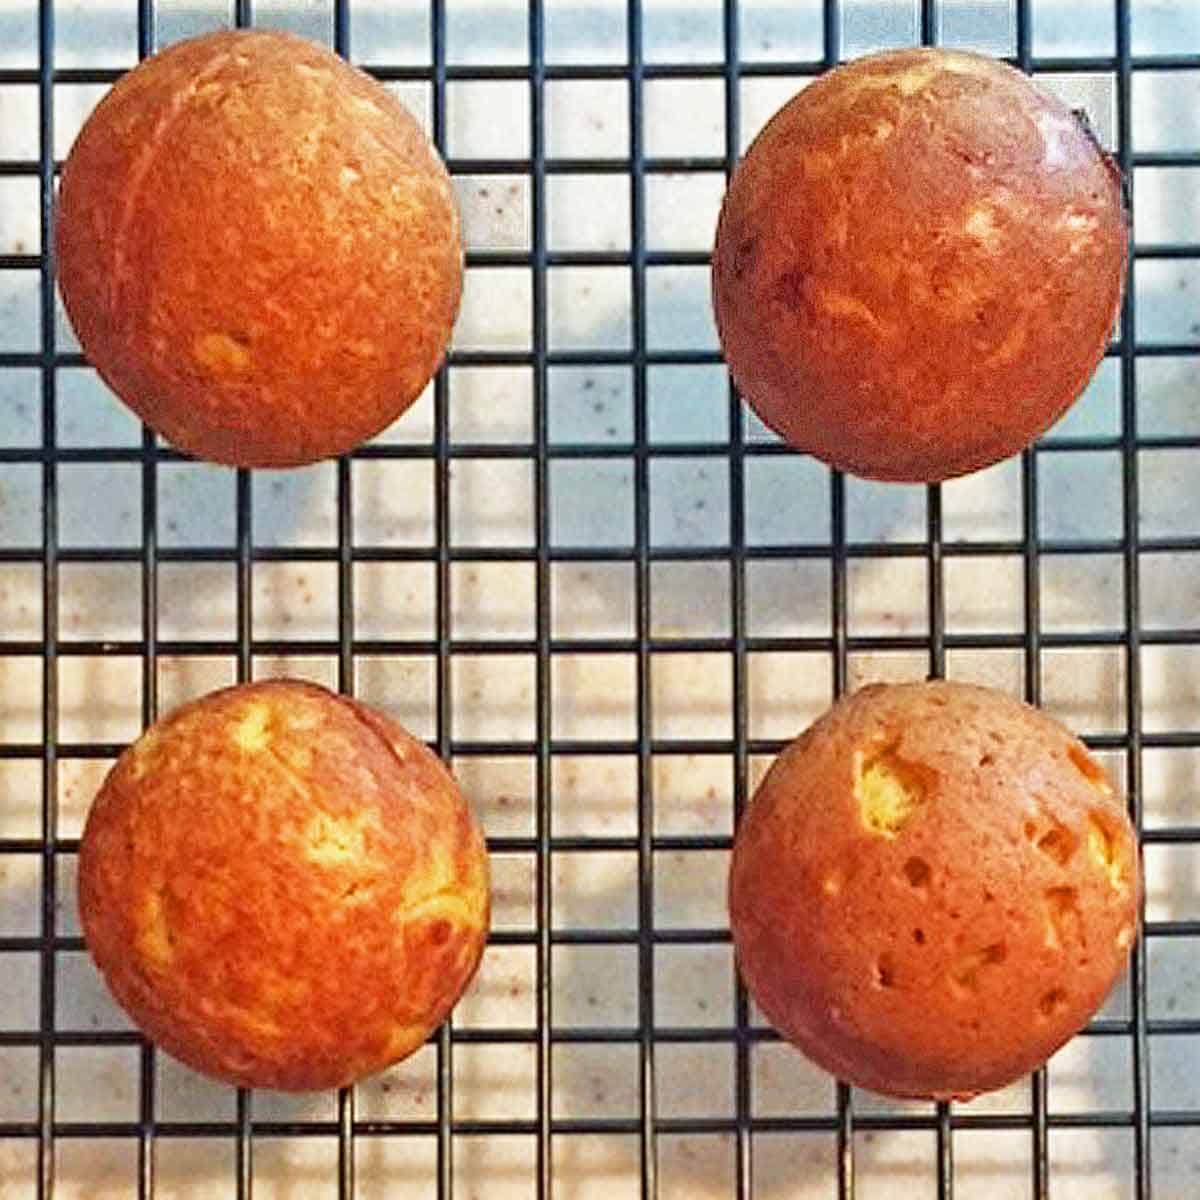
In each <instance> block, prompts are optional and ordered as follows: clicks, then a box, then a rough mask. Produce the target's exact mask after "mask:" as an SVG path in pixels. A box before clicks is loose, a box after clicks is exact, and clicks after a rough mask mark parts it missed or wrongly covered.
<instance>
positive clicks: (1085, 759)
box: [1067, 742, 1114, 797]
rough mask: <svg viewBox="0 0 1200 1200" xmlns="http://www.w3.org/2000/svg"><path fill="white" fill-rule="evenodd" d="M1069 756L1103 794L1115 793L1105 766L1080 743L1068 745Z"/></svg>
mask: <svg viewBox="0 0 1200 1200" xmlns="http://www.w3.org/2000/svg"><path fill="white" fill-rule="evenodd" d="M1067 757H1068V758H1069V759H1070V760H1071V762H1072V764H1073V765H1074V766H1075V769H1076V770H1077V771H1078V772H1079V773H1080V774H1081V775H1082V776H1083V777H1084V778H1085V779H1086V780H1087V781H1088V783H1090V784H1091V785H1092V787H1094V788H1095V789H1096V791H1098V792H1099V793H1100V794H1101V795H1102V796H1105V797H1111V796H1112V795H1113V794H1114V789H1113V785H1112V784H1111V783H1110V782H1109V780H1108V776H1107V775H1106V774H1105V773H1104V768H1103V767H1102V766H1101V765H1100V764H1099V763H1098V762H1097V761H1096V760H1095V759H1094V758H1093V757H1092V756H1091V755H1090V754H1089V753H1088V752H1087V750H1085V749H1084V747H1083V746H1081V745H1079V744H1078V743H1075V742H1072V743H1071V744H1070V745H1069V746H1068V747H1067Z"/></svg>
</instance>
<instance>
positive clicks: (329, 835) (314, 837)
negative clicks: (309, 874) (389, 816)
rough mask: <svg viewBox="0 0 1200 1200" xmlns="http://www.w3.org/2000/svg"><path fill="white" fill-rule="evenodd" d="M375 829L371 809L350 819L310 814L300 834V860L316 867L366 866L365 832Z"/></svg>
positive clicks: (376, 816) (374, 814)
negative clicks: (302, 851) (302, 856)
mask: <svg viewBox="0 0 1200 1200" xmlns="http://www.w3.org/2000/svg"><path fill="white" fill-rule="evenodd" d="M378 827H379V813H378V812H377V811H376V810H375V809H373V808H368V809H364V810H363V811H361V812H357V813H355V814H354V815H353V816H350V817H334V816H331V815H330V814H329V813H324V812H318V813H314V814H313V815H312V816H311V817H310V818H309V819H308V821H307V822H306V823H305V825H304V828H303V829H302V830H301V833H300V839H301V843H302V846H303V850H304V857H305V858H307V859H308V861H309V862H312V863H315V864H316V865H317V866H319V867H345V866H359V865H364V864H367V863H369V862H370V855H369V854H368V852H367V831H368V829H377V828H378Z"/></svg>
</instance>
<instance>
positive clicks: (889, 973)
mask: <svg viewBox="0 0 1200 1200" xmlns="http://www.w3.org/2000/svg"><path fill="white" fill-rule="evenodd" d="M875 986H876V987H879V988H890V987H895V986H896V964H895V963H894V962H893V961H892V957H891V955H890V954H881V955H880V956H879V957H878V958H877V959H876V960H875Z"/></svg>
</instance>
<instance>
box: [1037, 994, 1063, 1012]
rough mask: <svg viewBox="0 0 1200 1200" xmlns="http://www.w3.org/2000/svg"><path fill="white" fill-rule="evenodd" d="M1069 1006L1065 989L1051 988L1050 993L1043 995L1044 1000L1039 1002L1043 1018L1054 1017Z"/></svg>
mask: <svg viewBox="0 0 1200 1200" xmlns="http://www.w3.org/2000/svg"><path fill="white" fill-rule="evenodd" d="M1066 1005H1067V992H1066V989H1065V988H1060V987H1056V988H1051V989H1050V990H1049V991H1048V992H1044V993H1043V994H1042V998H1041V999H1040V1000H1039V1001H1038V1012H1040V1013H1041V1014H1042V1016H1043V1017H1053V1016H1055V1015H1057V1014H1058V1013H1060V1012H1062V1010H1063V1009H1064V1008H1065V1007H1066Z"/></svg>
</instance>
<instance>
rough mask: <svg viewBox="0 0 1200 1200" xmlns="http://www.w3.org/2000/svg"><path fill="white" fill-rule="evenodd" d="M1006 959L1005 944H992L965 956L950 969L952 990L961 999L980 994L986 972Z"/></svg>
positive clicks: (1006, 948) (1006, 949)
mask: <svg viewBox="0 0 1200 1200" xmlns="http://www.w3.org/2000/svg"><path fill="white" fill-rule="evenodd" d="M1006 958H1008V947H1007V946H1006V945H1005V944H1004V943H1003V942H992V943H990V944H989V945H987V946H983V947H981V948H980V949H979V950H973V951H971V953H970V954H964V955H963V956H962V957H961V958H960V959H959V960H958V961H957V962H956V963H955V964H954V965H953V966H952V967H951V968H950V990H951V991H952V992H953V993H954V994H955V995H956V996H959V997H963V996H967V995H971V994H973V993H975V992H978V991H979V989H980V986H981V977H982V975H983V973H984V971H986V970H987V969H988V968H990V967H997V966H999V965H1000V964H1001V963H1002V962H1004V960H1005V959H1006Z"/></svg>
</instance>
